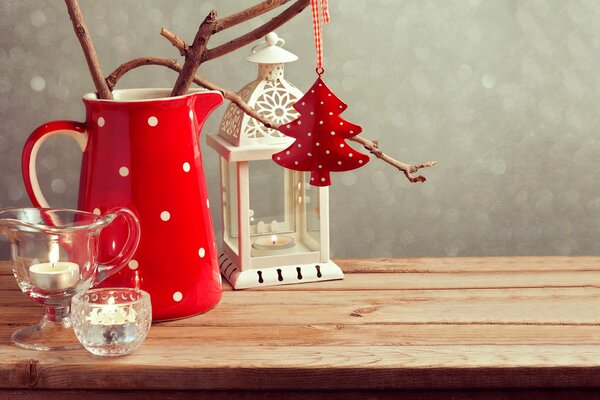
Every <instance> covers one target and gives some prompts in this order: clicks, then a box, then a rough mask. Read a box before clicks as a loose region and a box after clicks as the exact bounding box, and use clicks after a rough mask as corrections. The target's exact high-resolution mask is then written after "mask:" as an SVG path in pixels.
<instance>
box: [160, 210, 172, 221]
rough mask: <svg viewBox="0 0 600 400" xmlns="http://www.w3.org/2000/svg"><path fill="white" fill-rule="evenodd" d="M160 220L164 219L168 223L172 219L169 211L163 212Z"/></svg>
mask: <svg viewBox="0 0 600 400" xmlns="http://www.w3.org/2000/svg"><path fill="white" fill-rule="evenodd" d="M160 219H162V220H163V221H168V220H170V219H171V213H170V212H168V211H163V212H161V213H160Z"/></svg>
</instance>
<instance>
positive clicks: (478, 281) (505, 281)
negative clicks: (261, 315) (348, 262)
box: [0, 271, 600, 292]
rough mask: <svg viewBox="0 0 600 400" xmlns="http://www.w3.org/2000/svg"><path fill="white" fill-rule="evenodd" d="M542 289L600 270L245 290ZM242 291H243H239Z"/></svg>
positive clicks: (370, 278) (357, 279)
mask: <svg viewBox="0 0 600 400" xmlns="http://www.w3.org/2000/svg"><path fill="white" fill-rule="evenodd" d="M545 287H600V271H582V272H564V271H559V272H552V273H543V272H485V273H482V272H464V273H460V274H455V273H445V272H444V273H435V274H420V273H389V274H385V279H382V277H381V275H380V274H366V273H353V274H348V275H346V277H345V279H344V280H338V281H325V282H316V283H304V284H301V285H283V286H272V287H268V288H259V289H252V290H245V291H250V292H251V291H257V290H263V291H270V292H275V291H285V292H291V291H312V292H316V291H338V290H346V291H349V290H356V291H359V290H360V291H362V290H368V291H371V290H389V289H394V290H415V289H430V290H435V289H454V290H463V289H486V288H493V289H498V288H545ZM17 288H18V287H17V285H16V283H15V281H14V279H13V278H12V277H8V276H3V277H0V290H14V289H17ZM239 292H244V291H239Z"/></svg>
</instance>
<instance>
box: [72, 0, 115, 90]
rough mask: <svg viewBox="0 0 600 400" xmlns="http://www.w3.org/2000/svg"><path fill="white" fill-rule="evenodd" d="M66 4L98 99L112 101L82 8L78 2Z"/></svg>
mask: <svg viewBox="0 0 600 400" xmlns="http://www.w3.org/2000/svg"><path fill="white" fill-rule="evenodd" d="M65 4H66V5H67V10H68V11H69V17H70V18H71V22H72V23H73V30H75V35H76V36H77V39H78V40H79V43H80V44H81V49H82V50H83V54H84V56H85V61H86V62H87V65H88V69H89V70H90V74H91V75H92V80H93V81H94V86H95V87H96V91H97V92H98V98H99V99H112V98H113V97H112V93H111V92H110V90H109V89H108V86H106V82H105V81H104V74H103V73H102V69H101V68H100V61H99V60H98V55H97V54H96V49H95V48H94V42H92V38H91V37H90V35H89V33H88V29H87V26H86V25H85V20H84V19H83V13H82V12H81V8H79V2H78V1H77V0H65Z"/></svg>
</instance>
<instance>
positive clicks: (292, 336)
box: [0, 320, 600, 354]
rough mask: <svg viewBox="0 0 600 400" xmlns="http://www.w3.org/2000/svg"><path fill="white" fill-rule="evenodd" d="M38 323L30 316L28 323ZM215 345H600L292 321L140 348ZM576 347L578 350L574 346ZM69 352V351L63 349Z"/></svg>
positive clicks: (476, 328) (160, 336)
mask: <svg viewBox="0 0 600 400" xmlns="http://www.w3.org/2000/svg"><path fill="white" fill-rule="evenodd" d="M33 322H36V321H35V320H32V323H33ZM18 328H20V326H1V327H0V346H7V347H11V348H13V350H14V351H15V352H17V351H19V349H17V348H16V347H14V345H12V344H11V342H10V335H11V334H12V333H13V332H14V331H15V330H17V329H18ZM200 338H201V340H203V341H206V342H212V343H215V344H218V345H219V346H235V345H239V346H246V345H251V346H278V345H290V346H292V345H296V346H310V345H322V346H356V345H363V344H364V343H368V344H369V345H371V346H445V345H492V344H497V345H506V346H509V345H523V344H527V345H535V346H543V345H559V344H562V345H571V346H577V345H600V329H599V328H598V327H597V326H578V325H492V324H490V325H448V324H441V325H431V324H425V325H373V324H369V325H342V324H322V325H294V326H277V327H269V328H268V329H265V327H263V326H234V325H231V326H226V327H223V326H180V327H176V328H173V327H171V326H163V325H162V324H160V323H159V324H154V325H153V326H152V328H151V330H150V334H149V335H148V337H147V339H146V341H145V342H144V346H153V347H156V348H159V347H160V346H162V345H163V344H164V343H166V342H167V341H168V343H169V344H170V345H183V344H186V343H193V342H194V341H197V340H200ZM574 350H576V349H574ZM67 354H68V353H67Z"/></svg>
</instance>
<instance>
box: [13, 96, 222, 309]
mask: <svg viewBox="0 0 600 400" xmlns="http://www.w3.org/2000/svg"><path fill="white" fill-rule="evenodd" d="M169 92H170V89H129V90H116V91H114V92H113V95H114V98H115V100H98V99H97V97H96V94H95V93H90V94H87V95H85V96H84V97H83V102H84V104H85V108H86V120H85V121H86V122H74V121H54V122H48V123H46V124H44V125H42V126H40V127H39V128H37V129H36V130H35V131H33V133H32V134H31V136H30V137H29V139H28V140H27V142H26V143H25V148H24V150H23V159H22V168H23V177H24V181H25V186H26V188H27V193H28V194H29V197H30V198H31V201H32V202H33V204H34V205H35V206H36V207H48V206H49V205H48V203H47V201H46V199H45V198H44V196H43V194H42V192H41V190H40V185H39V183H38V180H37V175H36V170H35V165H36V157H37V153H38V150H39V148H40V146H41V145H42V143H44V141H45V140H46V139H48V138H49V137H51V136H55V135H67V136H70V137H71V138H73V139H75V140H76V141H77V143H78V144H79V146H80V147H81V149H82V151H83V158H82V165H81V177H80V183H79V201H78V207H79V209H81V210H84V211H90V212H94V213H97V214H99V213H104V212H105V211H107V210H110V209H111V208H113V207H127V208H129V209H130V210H132V211H133V212H134V213H135V214H136V215H137V217H138V218H139V220H140V227H141V240H140V245H139V247H138V250H137V251H136V253H135V255H134V256H133V259H132V260H131V261H130V262H129V268H124V269H123V270H121V272H119V273H117V274H115V275H114V276H112V277H110V278H108V279H107V280H106V281H104V283H103V285H104V286H120V287H123V286H125V287H136V288H140V289H143V290H146V291H147V292H149V293H150V295H151V297H152V313H153V317H154V320H166V319H175V318H182V317H187V316H191V315H195V314H199V313H202V312H204V311H207V310H209V309H211V308H212V307H214V306H215V305H216V304H217V303H218V302H219V299H220V298H221V291H222V289H221V275H220V273H219V266H218V263H217V256H218V253H217V249H216V242H215V237H214V232H213V226H212V221H211V217H210V210H209V202H208V195H207V192H206V183H205V179H204V170H203V168H202V159H201V156H200V147H199V141H198V137H199V132H200V130H201V129H202V124H203V123H204V121H205V120H206V118H207V117H208V115H209V114H210V112H211V111H212V110H214V109H215V108H216V107H217V106H218V105H220V104H221V103H222V101H223V97H222V96H221V94H220V93H219V92H214V91H207V90H196V91H190V93H188V94H187V95H185V96H177V97H167V96H169ZM123 224H124V223H123ZM125 239H126V229H125V227H124V226H122V227H119V226H115V227H114V228H113V229H112V230H109V231H104V232H103V234H102V236H101V240H100V242H101V243H100V254H101V257H103V258H104V257H105V258H106V259H109V258H110V257H112V256H113V254H112V253H113V251H114V249H116V250H117V251H118V249H120V248H121V245H122V243H123V242H124V241H125Z"/></svg>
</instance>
